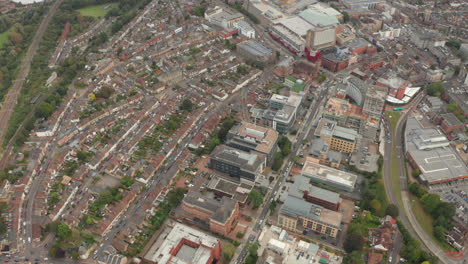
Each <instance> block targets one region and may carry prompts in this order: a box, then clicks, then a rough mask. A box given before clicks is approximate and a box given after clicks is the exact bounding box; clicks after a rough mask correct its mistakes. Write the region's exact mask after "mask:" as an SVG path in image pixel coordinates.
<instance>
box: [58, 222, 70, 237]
mask: <svg viewBox="0 0 468 264" xmlns="http://www.w3.org/2000/svg"><path fill="white" fill-rule="evenodd" d="M71 234H72V230H71V229H70V227H69V226H68V225H67V224H65V223H59V224H58V225H57V236H58V238H59V239H61V240H65V239H67V238H69V237H70V236H71Z"/></svg>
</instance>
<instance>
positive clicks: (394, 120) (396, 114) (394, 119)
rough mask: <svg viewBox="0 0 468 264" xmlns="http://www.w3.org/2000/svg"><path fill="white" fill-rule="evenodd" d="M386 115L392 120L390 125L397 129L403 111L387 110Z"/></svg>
mask: <svg viewBox="0 0 468 264" xmlns="http://www.w3.org/2000/svg"><path fill="white" fill-rule="evenodd" d="M385 115H386V116H387V119H388V121H389V122H390V126H391V127H392V129H395V127H396V125H397V123H398V120H399V119H400V117H401V113H400V112H391V111H387V112H385Z"/></svg>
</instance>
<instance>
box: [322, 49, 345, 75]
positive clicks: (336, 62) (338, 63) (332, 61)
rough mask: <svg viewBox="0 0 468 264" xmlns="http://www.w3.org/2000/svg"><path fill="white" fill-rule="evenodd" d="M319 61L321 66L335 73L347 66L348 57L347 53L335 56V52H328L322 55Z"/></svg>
mask: <svg viewBox="0 0 468 264" xmlns="http://www.w3.org/2000/svg"><path fill="white" fill-rule="evenodd" d="M321 61H322V67H324V68H325V69H327V70H329V71H331V72H335V73H336V72H339V71H341V70H344V69H346V68H347V67H348V64H349V57H348V56H347V55H342V56H337V55H335V53H329V54H325V55H323V56H322V57H321Z"/></svg>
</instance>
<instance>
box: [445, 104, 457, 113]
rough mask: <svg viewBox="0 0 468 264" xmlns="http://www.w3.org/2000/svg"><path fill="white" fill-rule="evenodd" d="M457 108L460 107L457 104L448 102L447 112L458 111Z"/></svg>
mask: <svg viewBox="0 0 468 264" xmlns="http://www.w3.org/2000/svg"><path fill="white" fill-rule="evenodd" d="M457 109H458V105H457V104H448V105H447V112H449V113H453V112H455V111H457Z"/></svg>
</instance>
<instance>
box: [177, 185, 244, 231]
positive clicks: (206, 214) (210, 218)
mask: <svg viewBox="0 0 468 264" xmlns="http://www.w3.org/2000/svg"><path fill="white" fill-rule="evenodd" d="M181 208H182V215H181V216H182V217H183V218H186V219H190V220H192V221H201V222H203V223H204V224H205V225H206V227H209V229H210V231H211V232H214V233H217V234H220V235H223V236H226V235H228V234H229V232H231V231H232V230H233V229H234V228H235V227H236V225H237V222H238V221H237V219H238V218H239V204H238V203H237V201H236V200H234V199H231V198H229V197H227V196H223V197H221V198H217V197H216V196H214V195H211V194H210V193H204V194H202V193H200V192H197V191H192V192H189V193H187V195H186V196H185V197H184V200H183V201H182V205H181Z"/></svg>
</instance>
